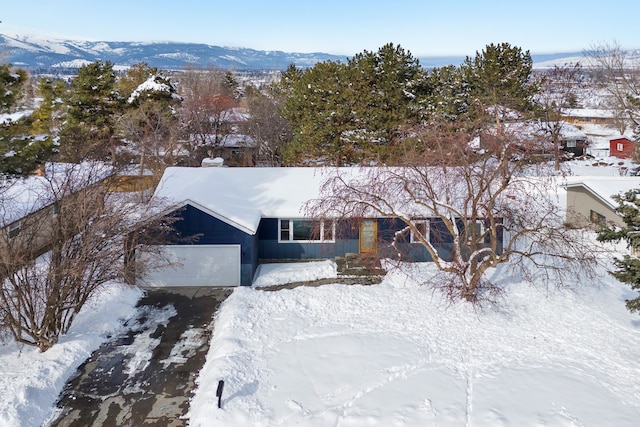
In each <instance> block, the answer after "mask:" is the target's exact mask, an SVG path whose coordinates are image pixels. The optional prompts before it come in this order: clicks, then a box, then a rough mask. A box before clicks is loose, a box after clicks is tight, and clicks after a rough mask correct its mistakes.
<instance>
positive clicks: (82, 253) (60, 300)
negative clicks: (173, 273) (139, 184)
mask: <svg viewBox="0 0 640 427" xmlns="http://www.w3.org/2000/svg"><path fill="white" fill-rule="evenodd" d="M55 168H56V169H57V170H50V171H49V172H50V175H47V176H46V177H42V178H38V179H34V178H29V179H28V180H27V181H24V182H22V183H21V185H22V190H21V191H20V192H21V193H24V194H16V191H15V190H16V188H13V189H11V188H7V189H5V191H3V192H2V195H1V196H0V197H2V199H3V200H2V205H3V207H5V208H7V207H12V208H13V211H12V210H10V209H3V210H2V214H3V217H2V218H0V219H1V220H2V221H1V224H2V225H3V226H5V227H3V228H2V229H0V247H1V248H2V254H1V255H0V322H1V323H0V328H2V330H3V331H4V332H8V333H9V334H10V335H11V336H12V337H13V339H15V341H17V342H19V343H23V344H28V345H33V346H37V347H38V348H39V349H40V350H41V351H46V350H47V349H49V348H50V347H51V346H53V345H54V344H55V343H56V342H57V340H58V337H59V336H60V334H63V333H66V332H67V331H68V330H69V328H70V326H71V325H72V322H73V320H74V318H75V316H76V315H77V314H78V312H79V311H80V310H81V309H82V307H83V306H84V305H85V304H86V303H87V301H88V300H89V299H90V298H91V297H92V296H93V295H94V293H95V292H96V291H97V290H99V289H100V288H102V287H103V286H105V285H107V284H108V283H109V282H111V281H114V280H122V279H127V280H130V281H132V280H134V279H135V277H136V276H139V275H141V274H144V272H145V268H147V267H146V266H145V265H144V264H140V263H138V264H136V266H135V269H133V268H130V266H129V265H128V264H127V262H126V261H127V260H129V258H130V255H129V254H130V253H129V252H128V251H127V250H125V248H126V247H128V248H132V247H133V246H135V245H136V244H137V243H138V242H137V240H138V235H139V234H140V233H139V232H138V230H139V229H140V227H141V224H144V227H142V228H143V229H144V230H145V231H144V233H145V236H152V235H154V234H162V233H164V230H165V229H166V228H165V224H166V222H163V223H154V222H153V221H150V220H146V221H145V218H148V217H149V216H148V213H147V212H146V211H145V209H144V208H141V206H140V204H139V203H136V202H135V201H134V200H131V198H130V197H129V196H130V195H129V194H126V193H115V194H114V193H111V192H110V191H109V184H108V183H109V179H111V178H106V176H105V172H107V171H106V170H105V168H104V166H101V167H98V166H97V165H89V164H83V165H68V164H67V165H60V164H58V165H55ZM110 173H111V172H109V173H108V174H110ZM16 185H17V184H16ZM25 186H26V187H25ZM27 193H28V195H30V196H32V197H31V198H29V199H28V200H26V199H23V197H24V195H25V194H27ZM18 199H20V200H23V201H25V200H26V203H23V204H20V202H19V201H18ZM16 214H17V215H18V217H20V218H21V219H20V220H19V227H17V228H16V227H15V226H14V227H11V226H10V224H16V219H15V218H16ZM150 230H154V232H150ZM147 239H148V237H147ZM154 248H156V247H155V246H148V247H147V246H141V247H140V248H139V249H138V250H139V251H147V250H148V251H155V250H156V249H154ZM147 259H149V260H151V259H152V258H151V257H147ZM149 262H153V261H149Z"/></svg>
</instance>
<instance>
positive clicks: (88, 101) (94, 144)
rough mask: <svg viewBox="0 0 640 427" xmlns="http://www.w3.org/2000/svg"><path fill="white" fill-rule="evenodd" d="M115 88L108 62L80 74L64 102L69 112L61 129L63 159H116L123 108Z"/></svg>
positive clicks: (79, 71) (86, 66) (83, 67)
mask: <svg viewBox="0 0 640 427" xmlns="http://www.w3.org/2000/svg"><path fill="white" fill-rule="evenodd" d="M115 84H116V75H115V73H114V71H113V64H112V63H111V62H109V61H106V62H101V61H97V62H94V63H91V64H88V65H84V66H82V67H81V68H80V70H78V75H77V76H76V77H75V78H74V79H73V81H72V82H71V87H70V88H69V90H68V92H67V94H66V96H65V99H64V101H65V104H66V105H67V111H66V113H65V115H64V123H63V125H62V128H61V129H60V138H61V147H60V151H61V154H62V155H63V158H64V159H66V160H71V161H77V160H81V159H85V158H92V159H97V160H109V159H111V160H113V159H114V158H115V156H116V146H117V145H118V141H117V138H116V137H115V134H114V129H115V122H116V119H117V116H118V114H119V113H120V111H121V108H122V105H123V104H122V103H123V99H122V97H121V96H120V95H119V94H118V92H117V91H116V87H115Z"/></svg>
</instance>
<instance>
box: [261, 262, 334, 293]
mask: <svg viewBox="0 0 640 427" xmlns="http://www.w3.org/2000/svg"><path fill="white" fill-rule="evenodd" d="M337 276H338V272H337V269H336V263H335V262H334V261H332V260H325V261H311V262H299V263H275V264H261V265H259V266H258V270H257V271H256V279H255V280H254V281H253V286H255V287H258V288H259V287H263V286H273V285H280V284H283V283H291V282H303V281H304V282H306V281H312V280H318V279H332V278H335V277H337Z"/></svg>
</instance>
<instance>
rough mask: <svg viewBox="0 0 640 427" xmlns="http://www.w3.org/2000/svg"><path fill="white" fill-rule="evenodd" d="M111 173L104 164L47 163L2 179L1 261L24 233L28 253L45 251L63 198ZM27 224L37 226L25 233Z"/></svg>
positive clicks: (110, 169)
mask: <svg viewBox="0 0 640 427" xmlns="http://www.w3.org/2000/svg"><path fill="white" fill-rule="evenodd" d="M111 174H112V168H111V167H110V166H106V165H98V166H96V165H95V164H89V163H84V164H70V163H48V164H46V165H45V166H44V168H42V169H41V170H39V174H37V175H32V176H29V177H27V178H24V179H21V178H17V179H5V180H4V181H3V182H1V183H0V262H2V261H3V260H5V257H3V254H4V253H5V251H6V248H7V247H9V246H13V245H15V244H17V243H20V242H21V238H22V237H23V236H25V235H28V242H27V241H25V242H24V243H25V244H28V245H29V248H28V250H29V252H30V254H31V256H38V255H40V254H42V253H43V252H44V251H46V250H47V248H48V247H49V246H50V243H51V242H50V240H49V236H50V235H51V234H50V233H49V232H48V231H47V227H49V230H50V227H51V226H52V224H53V223H54V217H55V216H56V215H58V213H59V212H60V208H61V205H62V204H64V203H65V200H68V198H70V197H72V196H73V194H74V193H75V192H76V191H78V190H80V189H81V188H83V187H81V186H84V185H93V184H97V183H98V182H101V181H103V180H105V179H107V178H108V177H110V176H111ZM30 226H33V227H37V230H38V232H37V233H25V232H24V229H25V227H30ZM31 230H35V228H33V229H31ZM21 234H22V235H21ZM23 240H24V239H23Z"/></svg>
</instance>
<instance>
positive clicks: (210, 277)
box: [144, 245, 240, 286]
mask: <svg viewBox="0 0 640 427" xmlns="http://www.w3.org/2000/svg"><path fill="white" fill-rule="evenodd" d="M164 250H165V251H166V254H167V256H168V258H169V259H170V260H171V263H172V264H173V263H176V264H180V265H175V266H171V267H166V268H162V269H158V270H155V271H153V272H151V274H150V275H149V276H148V277H147V278H145V280H144V284H145V285H146V286H239V285H240V245H168V246H164Z"/></svg>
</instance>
